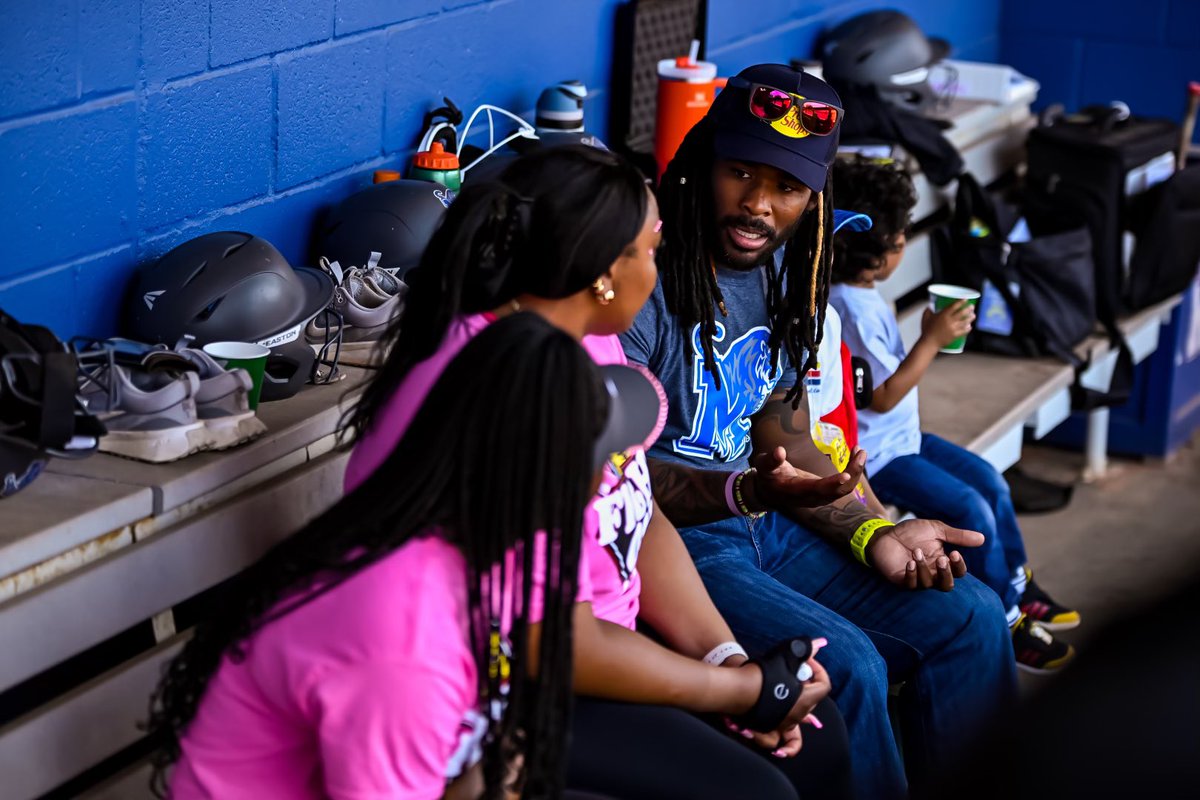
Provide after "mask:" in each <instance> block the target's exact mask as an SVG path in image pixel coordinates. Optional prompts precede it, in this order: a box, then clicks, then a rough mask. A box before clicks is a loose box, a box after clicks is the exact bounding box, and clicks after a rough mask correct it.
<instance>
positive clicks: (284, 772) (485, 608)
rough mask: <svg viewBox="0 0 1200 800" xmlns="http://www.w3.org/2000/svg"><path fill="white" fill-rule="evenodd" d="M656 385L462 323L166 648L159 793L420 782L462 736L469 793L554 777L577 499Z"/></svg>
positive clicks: (559, 761)
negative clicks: (316, 501)
mask: <svg viewBox="0 0 1200 800" xmlns="http://www.w3.org/2000/svg"><path fill="white" fill-rule="evenodd" d="M478 381H484V382H485V383H486V384H487V385H488V386H490V387H491V388H490V390H489V391H488V392H487V393H480V392H477V391H475V387H476V385H477V382H478ZM618 387H619V388H618ZM659 391H661V388H660V387H656V386H655V385H653V383H652V381H651V380H648V379H647V378H646V377H645V376H644V375H642V374H641V373H640V372H637V371H635V370H633V369H632V368H629V367H601V368H597V367H596V366H595V365H594V363H593V362H592V361H591V360H590V359H589V358H588V356H587V355H586V354H585V353H584V351H583V350H582V349H581V348H580V347H579V346H578V344H577V343H576V342H575V341H574V340H572V339H571V338H570V337H569V336H567V335H566V334H564V333H562V332H561V331H560V330H558V329H557V328H555V327H553V326H551V325H549V324H547V323H546V322H545V321H544V320H542V319H541V318H540V317H537V316H536V315H533V314H518V315H514V316H512V317H511V318H509V319H507V320H504V321H503V322H500V323H497V324H496V325H492V326H490V327H489V328H488V329H487V330H486V331H483V332H481V333H480V335H479V336H476V337H475V338H474V339H473V340H472V341H471V342H470V343H468V344H467V345H466V346H465V347H463V348H462V350H461V352H460V353H459V354H458V356H457V357H456V358H455V359H454V360H453V361H452V362H451V363H450V364H449V365H448V366H447V367H446V368H445V370H444V372H443V374H442V375H441V376H440V377H439V379H438V380H437V381H436V382H435V383H434V385H433V386H432V387H431V388H430V390H429V392H428V396H427V398H426V400H425V402H424V403H423V404H422V405H421V406H420V407H419V408H418V409H416V411H415V416H414V417H413V424H412V425H411V426H410V427H409V430H408V432H407V433H405V435H404V436H403V437H401V438H400V439H399V440H398V441H397V442H396V443H395V444H394V446H392V447H391V448H390V452H389V453H388V454H387V456H386V458H385V460H384V462H383V463H382V464H381V465H380V469H379V470H377V471H376V472H375V474H374V475H373V476H371V477H370V478H368V479H367V480H365V481H364V482H363V483H362V484H361V485H360V486H358V487H357V488H356V489H355V490H354V491H353V492H351V493H349V494H348V495H347V496H346V497H345V498H344V499H343V500H342V501H341V502H339V503H337V504H336V505H335V506H334V507H333V508H331V509H330V510H329V511H326V512H325V513H324V514H322V515H320V516H319V517H318V518H317V519H315V520H314V521H313V522H311V523H310V524H309V525H308V526H307V527H305V528H304V529H303V530H301V531H300V532H299V533H297V534H295V535H293V536H291V537H289V538H288V539H286V540H284V541H283V542H281V543H280V544H278V545H276V546H275V547H274V548H273V549H272V550H270V551H269V552H268V553H267V554H266V555H265V556H263V558H262V559H261V560H259V562H258V563H256V564H255V565H254V566H253V567H251V568H250V569H249V570H248V571H247V572H245V573H244V574H243V575H242V576H241V577H240V578H239V580H238V583H237V586H236V587H235V588H234V589H233V590H232V593H231V595H230V596H229V597H228V598H227V602H226V603H225V604H224V605H223V607H222V609H221V611H219V612H218V614H217V615H215V616H214V617H213V618H211V619H208V620H206V621H205V622H203V623H201V624H200V625H199V626H198V627H197V630H196V633H195V636H194V637H193V638H192V639H191V640H190V641H189V642H188V644H187V645H186V646H185V648H184V650H183V652H182V653H181V654H180V655H179V656H178V657H176V659H175V660H174V661H173V662H172V663H171V665H170V668H169V670H168V672H167V673H166V675H165V677H164V679H163V681H162V683H161V685H160V686H159V688H158V690H157V692H156V693H155V698H154V711H153V715H152V718H151V730H152V733H153V734H155V735H158V736H161V737H162V740H163V741H164V743H165V746H164V749H163V751H162V752H161V753H160V754H159V758H158V760H157V764H156V766H157V767H158V768H159V773H158V775H156V778H157V779H158V780H160V781H161V779H162V778H163V777H164V774H163V771H162V770H163V769H164V768H165V767H166V766H167V765H169V764H170V763H172V762H175V767H174V770H173V772H172V774H171V776H170V782H169V796H171V797H173V798H177V800H192V799H193V798H220V799H221V800H234V799H236V798H253V800H268V798H269V800H289V799H291V798H297V799H299V798H305V799H307V798H313V799H314V800H315V799H316V798H334V799H335V800H341V799H342V798H345V799H346V800H366V799H367V798H371V799H372V800H375V799H376V798H377V799H378V800H384V798H388V799H389V800H395V799H396V798H424V799H428V800H433V799H434V798H440V797H443V795H444V794H446V795H447V796H450V794H449V793H447V778H448V777H454V776H458V775H460V774H462V773H463V772H464V768H465V767H468V766H470V765H471V764H472V763H473V762H477V761H478V760H479V755H480V753H479V751H480V750H482V778H483V781H482V783H483V784H485V785H486V788H487V792H488V796H490V797H498V796H501V795H502V794H503V792H504V791H505V790H506V789H507V788H511V789H513V790H517V791H520V792H521V793H522V794H523V795H524V796H528V797H548V796H555V797H556V796H558V793H559V792H560V791H561V787H562V781H563V766H564V758H565V756H564V746H565V742H566V724H567V720H568V709H569V708H570V693H571V680H570V678H571V646H570V645H571V627H572V617H573V613H572V605H573V600H574V597H575V595H576V592H577V575H578V571H579V567H580V562H579V551H580V541H581V532H580V521H581V519H582V516H583V508H584V505H585V503H586V502H587V499H588V498H589V497H590V496H591V494H592V493H593V492H594V491H595V487H596V485H597V482H598V479H599V470H600V469H602V467H603V465H604V464H605V463H607V461H608V460H609V457H610V454H611V453H612V452H613V451H621V450H623V449H625V448H627V447H630V446H633V445H636V444H640V443H643V442H645V441H646V440H647V439H648V438H652V437H653V436H655V435H657V431H658V428H659V424H658V420H659V418H660V407H659V398H658V395H657V392H659ZM535 575H538V576H540V581H535ZM535 583H537V584H538V588H537V589H535ZM534 619H537V620H538V621H539V622H538V625H537V630H538V639H539V640H540V648H539V650H538V652H537V657H536V660H535V661H534V662H532V663H531V662H530V661H529V659H527V658H526V657H524V656H525V653H526V652H527V651H528V648H529V646H530V641H529V640H530V636H531V625H532V622H533V620H534ZM510 642H511V643H510ZM534 674H536V675H538V681H537V683H536V684H533V683H530V682H529V681H527V680H526V678H527V676H529V675H534ZM489 718H490V719H489ZM474 777H475V779H476V783H477V784H478V783H480V781H479V780H478V777H479V776H478V775H475V776H474ZM451 787H452V788H453V789H454V790H455V791H457V790H459V789H462V791H459V792H458V794H457V795H456V796H472V797H473V796H475V795H476V794H477V792H474V791H472V790H471V787H470V786H469V785H468V784H467V783H466V782H460V783H458V784H457V786H455V785H454V784H451Z"/></svg>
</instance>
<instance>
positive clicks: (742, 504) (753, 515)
mask: <svg viewBox="0 0 1200 800" xmlns="http://www.w3.org/2000/svg"><path fill="white" fill-rule="evenodd" d="M755 472H756V470H755V469H754V468H753V467H751V468H750V469H748V470H745V471H744V472H739V473H738V475H737V477H736V478H734V479H733V500H734V502H735V503H736V504H737V509H738V511H740V512H741V514H742V516H743V517H749V518H750V519H758V518H759V517H761V516H762V515H763V514H764V513H765V512H762V511H751V510H750V507H749V506H748V505H746V498H745V497H744V496H743V495H742V481H743V480H745V479H746V476H747V475H753V474H755Z"/></svg>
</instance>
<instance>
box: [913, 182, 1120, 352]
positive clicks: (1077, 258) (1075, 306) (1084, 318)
mask: <svg viewBox="0 0 1200 800" xmlns="http://www.w3.org/2000/svg"><path fill="white" fill-rule="evenodd" d="M1016 216H1017V214H1016V213H1015V212H1014V210H1013V209H1010V208H1006V207H1004V206H1003V205H1002V204H998V203H997V201H996V200H995V199H993V198H992V196H991V195H989V194H988V193H987V192H985V191H984V190H983V188H982V187H980V185H979V183H978V182H977V181H976V180H975V178H974V177H973V176H972V175H970V174H969V173H964V174H963V175H961V176H960V177H959V181H958V191H957V193H956V196H955V205H954V212H953V215H952V218H951V219H950V221H949V222H948V223H947V224H946V225H945V226H944V227H943V228H941V229H940V230H939V231H938V232H937V233H936V235H935V237H934V245H935V246H934V277H935V279H937V280H939V281H945V282H947V283H955V284H959V285H962V286H967V287H969V288H972V289H976V290H978V291H980V292H981V293H982V297H981V298H980V301H979V305H978V307H977V309H976V313H977V319H976V323H975V329H974V330H973V331H972V332H971V335H970V337H968V339H967V346H968V347H969V348H971V349H975V350H982V351H985V352H990V353H1000V354H1003V355H1011V356H1030V357H1036V356H1054V357H1057V358H1060V359H1062V360H1063V361H1065V362H1067V363H1070V364H1072V365H1075V366H1078V365H1079V361H1080V360H1079V358H1078V357H1076V355H1075V353H1074V348H1075V347H1076V345H1078V344H1079V343H1080V342H1082V341H1083V340H1084V339H1085V338H1087V336H1088V335H1090V334H1091V333H1092V332H1093V331H1094V330H1095V328H1096V295H1095V277H1094V275H1095V267H1094V263H1093V261H1092V237H1091V234H1090V233H1089V231H1088V229H1087V227H1086V225H1084V223H1083V222H1082V220H1076V219H1071V218H1069V217H1064V216H1061V215H1056V214H1050V213H1045V212H1044V210H1043V209H1040V208H1032V207H1029V208H1025V209H1024V216H1025V219H1026V220H1027V224H1028V227H1029V233H1030V238H1029V240H1028V241H1024V242H1015V243H1012V244H1010V243H1009V242H1008V241H1007V239H1008V236H1009V234H1010V232H1011V228H1012V222H1011V220H1013V219H1014V218H1015V217H1016Z"/></svg>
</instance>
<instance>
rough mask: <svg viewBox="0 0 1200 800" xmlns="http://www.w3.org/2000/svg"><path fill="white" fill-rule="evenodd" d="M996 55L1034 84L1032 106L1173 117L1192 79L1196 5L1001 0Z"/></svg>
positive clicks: (1175, 0) (1199, 54)
mask: <svg viewBox="0 0 1200 800" xmlns="http://www.w3.org/2000/svg"><path fill="white" fill-rule="evenodd" d="M1000 56H1001V59H1002V60H1004V61H1005V62H1006V63H1010V64H1012V65H1013V66H1015V67H1017V68H1018V69H1019V70H1021V71H1022V72H1024V73H1025V74H1027V75H1030V76H1032V77H1034V78H1036V79H1037V80H1038V81H1039V82H1041V84H1042V91H1041V95H1040V97H1039V101H1038V102H1039V105H1040V106H1046V105H1049V104H1051V103H1063V104H1065V105H1066V107H1067V108H1068V110H1074V109H1076V108H1079V107H1080V106H1084V105H1088V104H1091V103H1100V104H1105V103H1109V102H1111V101H1113V100H1123V101H1124V102H1126V103H1128V104H1129V105H1130V107H1131V108H1132V109H1133V111H1134V113H1138V114H1145V115H1151V116H1163V117H1170V118H1171V119H1175V120H1179V119H1181V118H1182V116H1183V111H1184V105H1185V93H1186V88H1187V82H1188V81H1189V80H1193V81H1194V80H1200V0H1137V2H1130V0H1054V1H1053V2H1046V0H1004V2H1003V9H1002V14H1001V40H1000ZM1197 140H1198V141H1200V130H1198V131H1197Z"/></svg>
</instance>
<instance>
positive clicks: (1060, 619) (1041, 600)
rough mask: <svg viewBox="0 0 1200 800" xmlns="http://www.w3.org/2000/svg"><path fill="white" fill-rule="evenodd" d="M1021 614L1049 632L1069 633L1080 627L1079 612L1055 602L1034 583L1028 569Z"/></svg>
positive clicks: (1022, 596)
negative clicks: (1072, 629)
mask: <svg viewBox="0 0 1200 800" xmlns="http://www.w3.org/2000/svg"><path fill="white" fill-rule="evenodd" d="M1021 612H1022V613H1023V614H1025V615H1026V616H1028V617H1029V618H1030V619H1032V620H1035V621H1036V622H1039V623H1041V626H1042V627H1043V628H1045V629H1046V630H1048V631H1069V630H1070V629H1071V628H1077V627H1079V612H1078V611H1076V610H1075V609H1073V608H1067V607H1066V606H1064V605H1063V604H1061V603H1057V602H1055V600H1054V598H1052V597H1051V596H1050V595H1048V594H1046V591H1045V590H1044V589H1042V587H1040V586H1038V585H1037V584H1036V583H1034V581H1033V573H1032V572H1030V571H1029V569H1028V568H1026V570H1025V593H1024V594H1022V595H1021Z"/></svg>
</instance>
